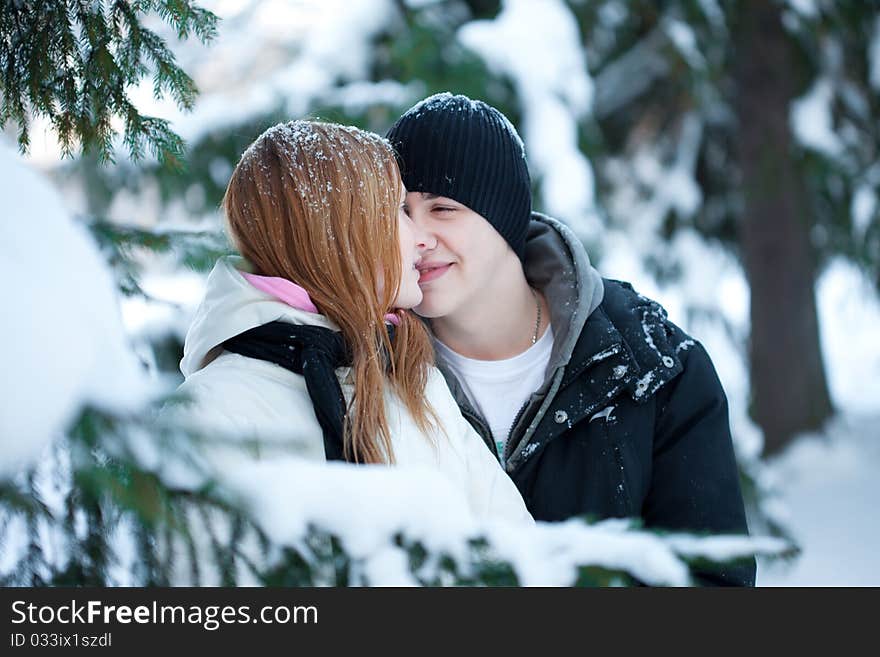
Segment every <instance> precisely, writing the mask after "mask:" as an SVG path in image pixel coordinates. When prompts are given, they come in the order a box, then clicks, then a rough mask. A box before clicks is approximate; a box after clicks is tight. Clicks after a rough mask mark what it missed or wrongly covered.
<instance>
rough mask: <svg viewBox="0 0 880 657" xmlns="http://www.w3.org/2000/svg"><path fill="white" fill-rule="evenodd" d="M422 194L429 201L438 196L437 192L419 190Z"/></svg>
mask: <svg viewBox="0 0 880 657" xmlns="http://www.w3.org/2000/svg"><path fill="white" fill-rule="evenodd" d="M419 194H421V195H422V198H423V199H425V200H426V201H430V200H432V199H435V198H440V195H439V194H431V193H430V192H419Z"/></svg>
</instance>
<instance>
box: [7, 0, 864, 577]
mask: <svg viewBox="0 0 880 657" xmlns="http://www.w3.org/2000/svg"><path fill="white" fill-rule="evenodd" d="M199 4H200V5H201V6H202V7H204V8H206V9H208V10H210V11H212V12H214V13H215V14H216V15H217V16H218V17H219V18H220V21H219V23H218V25H217V36H216V38H215V39H213V40H212V41H210V42H209V43H201V42H199V41H198V40H195V39H192V40H178V39H177V35H176V34H175V31H174V29H173V28H172V27H170V26H169V25H168V24H166V23H164V22H163V21H162V20H160V19H159V18H158V17H154V18H153V19H152V22H149V21H148V24H149V25H150V26H151V28H152V29H154V30H155V31H156V32H157V33H158V34H160V35H162V36H163V37H164V38H165V39H167V42H168V45H169V47H170V48H171V50H172V51H173V53H174V55H175V57H176V59H177V62H178V64H179V65H180V66H181V67H182V68H183V70H185V71H186V72H187V73H188V74H189V75H190V76H192V78H193V80H194V81H195V83H196V85H197V87H198V90H199V95H198V97H197V98H196V100H195V104H194V106H193V108H192V111H183V110H181V109H180V108H179V107H178V105H177V104H175V102H173V100H170V99H161V98H159V99H157V98H156V96H155V94H154V89H153V86H154V85H153V82H152V80H150V79H146V80H144V81H143V82H141V83H140V84H138V85H134V86H132V87H131V88H130V95H131V99H132V101H133V102H134V104H135V105H136V106H137V107H138V109H139V110H140V111H141V112H142V113H144V114H146V115H153V116H157V117H162V118H164V119H167V120H169V121H170V126H171V128H172V130H174V131H175V132H176V133H177V134H178V135H180V136H181V137H182V138H183V139H184V140H185V141H186V149H185V151H184V158H183V161H182V162H183V167H182V168H180V169H172V168H169V167H168V166H166V165H164V164H162V163H160V162H159V161H157V160H156V159H155V158H153V159H151V158H150V157H149V156H148V157H147V158H146V159H144V160H141V161H138V162H133V161H132V160H131V158H130V157H129V156H128V154H127V152H126V151H125V150H124V149H121V148H120V149H117V150H116V152H115V162H113V163H112V164H109V165H108V164H106V163H101V162H100V161H99V159H98V158H97V157H96V156H95V155H89V154H85V155H81V156H80V155H78V156H76V157H74V158H64V157H62V148H61V147H60V146H59V144H58V141H57V135H56V131H55V130H54V129H53V128H52V127H51V126H50V125H49V124H48V122H46V121H45V120H41V119H40V118H39V117H37V118H35V119H34V122H33V124H32V125H31V129H30V140H31V143H30V146H29V150H28V155H27V158H28V159H29V160H30V161H31V162H33V163H34V164H35V165H36V166H38V167H39V168H41V169H43V170H44V171H47V172H48V173H49V175H50V176H51V177H52V178H53V180H54V181H55V182H56V183H57V185H58V186H59V187H60V188H61V189H62V190H63V194H64V199H65V203H66V204H67V205H68V207H70V208H71V209H72V211H73V213H74V214H75V215H76V216H77V217H78V218H80V219H82V220H83V221H84V222H86V223H87V225H88V226H89V228H90V230H91V232H92V234H93V235H94V236H95V237H97V239H98V240H99V243H100V244H101V246H102V249H103V252H104V254H105V256H106V258H107V259H108V260H109V261H110V262H111V264H113V266H114V271H115V274H116V276H117V282H118V283H119V285H120V287H121V289H122V291H123V293H124V295H123V298H122V314H123V321H124V325H125V329H126V331H127V332H128V335H129V336H130V337H131V339H132V340H133V341H134V344H135V346H136V351H137V355H138V357H139V358H140V360H141V361H142V363H143V364H145V365H146V366H147V367H148V368H149V369H150V371H151V372H152V373H153V374H154V375H155V376H157V377H161V378H163V379H165V380H167V382H168V385H169V386H172V387H173V385H174V384H175V383H176V382H177V380H179V378H180V375H179V372H178V371H177V363H178V361H179V359H180V356H181V349H182V342H183V336H184V335H185V332H186V329H187V327H188V325H189V320H190V318H191V316H192V313H193V312H194V310H195V306H196V304H197V303H198V302H199V300H200V295H201V291H202V286H203V281H204V277H205V276H206V273H207V271H208V270H209V269H210V267H211V266H212V265H213V261H214V259H215V257H216V256H217V255H218V254H220V253H223V252H226V251H227V250H228V249H229V247H228V245H227V243H226V242H225V239H224V238H223V236H222V233H221V230H222V220H221V217H220V215H219V212H218V205H219V202H220V199H221V197H222V194H223V192H224V190H225V186H226V183H227V181H228V178H229V175H230V173H231V171H232V168H233V167H234V165H235V164H236V162H237V161H238V158H239V156H240V155H241V153H242V152H243V150H244V149H245V148H246V147H247V145H248V144H250V143H251V142H252V141H253V139H254V138H255V137H256V136H257V135H259V134H260V133H261V132H262V131H263V130H264V129H266V128H267V127H269V126H270V125H272V124H274V123H277V122H279V121H287V120H290V119H294V118H302V117H313V118H320V119H323V120H327V121H334V122H341V123H345V124H354V125H357V126H359V127H362V128H366V129H369V130H373V131H375V132H378V133H380V134H384V132H385V131H386V130H387V128H388V127H389V126H390V125H391V123H392V122H393V121H394V120H395V119H396V118H397V117H398V116H399V115H400V114H401V113H402V112H403V111H404V110H406V109H407V108H408V107H409V106H410V105H412V104H413V103H415V102H416V101H418V100H420V99H421V98H423V97H425V96H427V95H430V94H432V93H436V92H440V91H447V90H448V91H452V92H454V93H463V94H467V95H469V96H471V97H473V98H480V99H482V100H485V101H486V102H488V103H490V104H492V105H494V106H496V107H498V108H499V109H501V110H502V111H503V112H504V113H505V114H507V116H508V117H509V118H510V119H511V121H512V122H513V123H514V124H515V125H516V127H517V128H518V130H519V132H520V134H521V135H522V137H523V139H524V141H525V145H526V151H527V155H528V159H529V165H530V169H531V173H532V180H533V183H534V201H533V206H534V208H535V209H537V210H540V211H542V212H545V213H547V214H550V215H552V216H554V217H556V218H558V219H561V220H563V221H564V222H566V223H567V224H568V225H569V226H570V227H571V228H572V229H574V231H575V232H576V233H577V234H578V235H579V237H580V238H581V239H582V240H583V241H584V244H585V245H586V248H587V250H588V252H589V255H590V257H591V259H592V260H593V263H594V264H595V265H596V267H597V268H598V269H599V271H600V272H601V273H602V274H603V275H604V276H606V277H609V278H617V279H623V280H627V281H629V282H631V283H632V284H633V285H634V287H635V288H636V289H637V290H638V291H639V292H641V293H642V294H644V295H646V296H649V297H652V298H654V299H656V300H657V301H659V302H660V303H662V304H663V305H664V307H665V308H666V310H667V311H668V313H669V316H670V318H671V319H672V320H673V321H674V322H676V323H677V324H679V325H681V326H682V327H683V328H685V330H686V331H688V332H689V333H691V334H692V335H693V336H694V337H696V338H697V339H699V340H700V341H701V342H703V344H704V345H706V347H707V349H708V351H709V353H710V355H711V356H712V358H713V360H714V362H715V365H716V368H717V370H718V372H719V375H720V377H721V380H722V382H723V384H724V387H725V389H726V391H727V394H728V397H729V400H730V412H731V426H732V429H733V434H734V440H735V447H736V451H737V456H738V459H739V462H740V466H741V472H742V483H743V490H744V493H745V495H746V497H747V501H748V507H749V520H750V527H751V528H752V531H753V533H756V534H776V535H782V536H788V537H790V538H792V539H793V540H794V541H795V542H796V543H798V545H799V546H800V547H801V549H802V553H801V555H800V556H799V557H798V558H797V559H794V560H791V561H782V562H779V561H776V562H773V563H766V564H765V563H762V562H760V561H759V571H758V584H759V585H868V584H872V585H878V584H880V567H878V566H880V561H878V557H877V554H878V553H880V521H878V516H877V513H876V510H875V505H876V504H877V502H878V501H880V483H878V481H880V479H878V477H877V473H878V471H880V429H878V427H880V296H878V290H880V199H878V194H880V2H878V1H877V0H837V1H834V0H666V1H656V2H648V1H646V0H632V1H627V2H622V1H618V0H470V1H465V0H263V1H253V0H203V1H202V2H200V3H199ZM6 136H7V137H8V138H9V141H10V142H13V141H14V138H15V130H14V126H7V130H6Z"/></svg>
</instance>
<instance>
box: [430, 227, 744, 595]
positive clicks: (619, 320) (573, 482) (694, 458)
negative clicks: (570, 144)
mask: <svg viewBox="0 0 880 657" xmlns="http://www.w3.org/2000/svg"><path fill="white" fill-rule="evenodd" d="M537 218H538V219H539V220H540V221H542V222H544V223H545V224H549V225H550V226H551V227H553V228H555V229H556V230H559V227H558V226H557V225H555V222H553V221H552V220H548V219H547V218H545V217H541V216H540V215H537ZM534 223H535V222H533V224H534ZM563 232H564V231H563ZM567 241H570V238H568V239H567ZM569 246H571V245H569ZM573 248H576V247H573ZM527 273H528V267H527ZM602 283H603V285H604V298H603V300H602V302H601V304H600V305H599V306H598V307H597V308H595V310H593V311H592V312H591V313H590V314H589V317H588V318H587V319H586V322H585V323H583V324H582V328H581V330H580V335H579V336H572V337H573V338H574V340H573V342H574V346H573V349H572V350H571V352H570V357H568V360H567V363H566V364H565V365H564V366H562V367H560V368H558V370H559V371H558V375H559V379H558V380H557V381H555V382H553V384H551V381H550V378H549V376H548V381H547V382H546V383H545V385H544V386H543V387H542V389H541V390H539V391H538V392H537V393H536V394H535V395H533V396H532V399H531V400H529V402H528V403H526V405H525V406H524V407H523V410H522V411H521V413H520V416H519V417H518V419H517V421H515V422H514V426H513V428H512V430H511V434H510V439H509V443H510V444H509V446H508V450H507V454H506V455H507V456H508V457H509V458H508V460H507V464H506V466H507V471H508V474H509V475H510V477H511V478H512V479H513V481H514V482H515V483H516V485H517V487H518V488H519V490H520V492H521V493H522V495H523V498H524V499H525V502H526V505H527V506H528V509H529V511H530V512H531V513H532V515H533V516H534V518H535V520H546V521H557V520H565V519H567V518H570V517H572V516H588V517H590V518H591V519H593V520H601V519H605V518H624V517H630V518H638V519H640V521H641V522H642V524H643V525H644V527H646V528H658V529H667V530H686V531H691V532H696V533H708V534H748V527H747V524H746V516H745V511H744V508H743V500H742V494H741V491H740V484H739V471H738V468H737V464H736V459H735V456H734V451H733V445H732V441H731V436H730V426H729V422H728V411H727V399H726V396H725V394H724V390H723V389H722V387H721V383H720V381H719V380H718V376H717V374H716V372H715V369H714V367H713V365H712V362H711V360H710V358H709V355H708V354H707V353H706V351H705V349H704V348H703V347H702V345H700V343H699V342H697V341H695V340H693V339H692V338H691V337H689V336H688V335H687V334H685V333H684V331H682V330H681V329H680V328H679V327H678V326H676V325H675V324H673V323H672V322H670V321H669V320H668V319H667V317H666V312H665V311H664V310H663V308H661V307H660V306H659V305H658V304H657V303H656V302H654V301H651V300H650V299H647V298H646V297H643V296H641V295H639V294H638V293H636V292H635V291H634V290H633V288H632V287H631V286H630V285H629V284H627V283H623V282H620V281H613V280H607V279H605V280H603V281H602ZM558 317H559V314H558V313H557V318H558ZM554 326H557V325H556V324H555V323H554ZM566 355H568V354H566ZM441 369H442V370H444V374H446V376H447V379H448V381H449V383H450V388H451V389H452V390H453V393H454V394H455V395H456V398H457V399H458V401H459V405H460V407H461V409H462V412H463V414H464V416H465V417H466V418H468V420H469V421H470V422H471V424H473V426H474V427H475V429H476V430H477V431H478V433H480V434H481V435H482V436H483V438H484V440H486V443H487V445H488V446H489V448H490V449H491V450H492V451H493V452H494V441H493V440H492V438H491V436H490V434H489V430H488V428H487V426H486V423H485V421H484V420H483V419H482V418H481V417H480V415H479V414H478V413H477V412H476V411H475V410H474V409H473V408H472V407H471V406H470V404H469V403H468V401H467V398H466V396H465V395H463V394H462V391H461V387H460V386H459V385H458V383H457V381H456V380H455V378H454V376H453V375H451V374H450V373H449V372H448V371H446V368H444V367H442V364H441ZM524 436H525V438H523V437H524ZM517 445H518V446H517ZM755 569H756V568H755V560H754V559H753V558H750V559H746V560H742V561H740V562H737V563H736V564H733V565H728V566H725V567H723V568H722V569H712V570H709V569H706V568H702V569H695V570H694V575H695V579H696V583H698V584H702V585H739V586H753V585H754V583H755Z"/></svg>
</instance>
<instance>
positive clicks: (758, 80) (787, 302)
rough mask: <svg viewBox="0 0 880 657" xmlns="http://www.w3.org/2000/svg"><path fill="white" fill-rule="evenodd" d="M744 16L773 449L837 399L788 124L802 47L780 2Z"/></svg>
mask: <svg viewBox="0 0 880 657" xmlns="http://www.w3.org/2000/svg"><path fill="white" fill-rule="evenodd" d="M737 20H738V24H737V25H736V27H735V29H736V33H735V35H734V47H735V54H734V58H735V62H734V76H735V82H736V87H735V91H734V93H735V107H736V113H737V118H738V121H739V126H738V128H739V129H738V135H739V143H738V153H737V156H738V160H739V166H740V170H741V172H742V175H743V179H742V190H743V194H744V200H745V206H744V216H743V219H742V222H741V224H740V234H739V241H740V247H741V249H742V257H743V262H744V264H745V269H746V275H747V277H748V280H749V287H750V290H751V340H750V349H749V361H750V369H751V388H752V416H753V418H754V419H755V421H756V422H757V423H758V425H759V426H760V427H761V428H762V429H763V431H764V454H765V455H769V454H773V453H776V452H778V451H779V450H780V449H782V448H783V447H785V445H786V444H787V443H788V442H790V440H791V439H792V438H793V437H794V436H795V435H796V434H798V433H800V432H803V431H809V430H813V429H817V428H819V427H820V426H821V425H822V424H823V422H824V421H825V420H826V419H827V418H828V417H829V416H830V415H831V414H832V412H833V409H832V407H831V399H830V396H829V394H828V384H827V382H826V378H825V368H824V365H823V363H822V353H821V347H820V344H819V322H818V318H817V314H816V298H815V290H814V288H815V274H816V259H815V254H814V252H813V247H812V244H811V242H810V226H811V225H812V217H811V214H810V213H811V208H810V205H809V202H808V200H807V197H806V186H805V183H804V180H803V177H802V172H801V170H800V167H799V166H798V163H797V162H796V161H795V159H794V157H793V155H792V137H791V131H790V128H789V107H790V104H791V101H792V100H793V98H794V97H795V94H796V93H797V91H798V90H797V81H798V79H799V76H798V73H799V66H798V61H797V53H796V52H795V50H794V47H793V45H792V43H791V40H790V39H789V37H788V36H787V35H786V33H785V31H784V29H783V27H782V21H781V15H780V9H779V3H776V2H768V1H767V0H742V2H740V3H739V13H738V14H737Z"/></svg>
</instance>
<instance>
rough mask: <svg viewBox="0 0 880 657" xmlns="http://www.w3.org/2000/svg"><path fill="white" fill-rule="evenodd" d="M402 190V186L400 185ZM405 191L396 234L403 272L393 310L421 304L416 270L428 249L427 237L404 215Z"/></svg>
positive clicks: (404, 191)
mask: <svg viewBox="0 0 880 657" xmlns="http://www.w3.org/2000/svg"><path fill="white" fill-rule="evenodd" d="M401 188H403V185H401ZM405 201H406V190H405V189H404V190H403V193H402V194H401V196H400V206H399V208H398V211H397V226H398V228H397V233H398V237H399V241H400V264H401V268H402V270H403V271H401V273H400V274H401V275H400V288H399V289H398V291H397V298H396V299H395V300H394V303H393V304H392V307H394V308H412V307H413V306H417V305H419V304H420V303H421V302H422V289H421V288H420V287H419V270H418V269H417V268H416V267H417V266H418V264H419V261H421V259H422V253H423V252H424V251H425V249H427V248H429V245H428V244H427V242H428V240H429V239H430V238H429V237H428V235H427V234H426V233H425V232H424V231H422V230H421V229H420V228H418V227H417V226H416V225H415V224H414V223H413V221H412V219H410V217H409V215H408V214H407V213H406V211H405V209H404V206H405Z"/></svg>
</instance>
